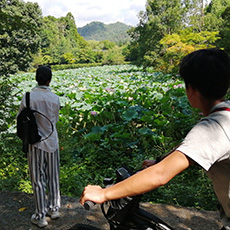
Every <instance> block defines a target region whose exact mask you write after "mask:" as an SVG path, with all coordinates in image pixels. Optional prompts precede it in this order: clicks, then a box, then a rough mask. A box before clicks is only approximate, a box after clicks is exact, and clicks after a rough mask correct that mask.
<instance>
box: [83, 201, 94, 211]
mask: <svg viewBox="0 0 230 230" xmlns="http://www.w3.org/2000/svg"><path fill="white" fill-rule="evenodd" d="M94 205H95V203H94V202H93V201H90V200H87V201H86V202H85V203H84V208H85V209H86V210H90V209H91V208H93V206H94Z"/></svg>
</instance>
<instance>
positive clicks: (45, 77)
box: [36, 65, 52, 85]
mask: <svg viewBox="0 0 230 230" xmlns="http://www.w3.org/2000/svg"><path fill="white" fill-rule="evenodd" d="M51 78H52V71H51V68H50V67H49V66H45V65H41V66H39V67H38V68H37V70H36V81H37V82H38V85H46V84H47V82H48V81H51Z"/></svg>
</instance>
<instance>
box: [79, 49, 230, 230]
mask: <svg viewBox="0 0 230 230" xmlns="http://www.w3.org/2000/svg"><path fill="white" fill-rule="evenodd" d="M180 76H181V77H182V78H183V80H184V82H185V90H186V94H187V97H188V100H189V102H190V104H191V106H192V107H194V108H198V109H200V110H201V111H202V112H203V114H204V116H205V117H204V118H203V119H201V121H200V122H198V123H197V124H196V125H195V126H194V127H193V128H192V129H191V130H190V132H189V133H188V134H187V136H186V137H185V139H184V140H183V141H182V143H181V144H180V146H179V147H177V148H176V149H175V150H173V151H172V152H170V153H169V154H168V155H165V156H162V157H160V158H157V160H156V161H155V160H153V161H152V160H145V161H144V162H143V167H144V168H145V167H147V168H146V169H144V170H142V171H140V172H139V173H136V174H134V175H133V176H131V177H129V178H128V179H126V180H124V181H122V182H120V183H117V184H115V185H113V186H111V187H107V188H104V189H103V188H101V187H100V186H92V185H88V186H87V187H85V189H84V191H83V193H82V197H81V200H80V202H81V204H84V203H85V201H87V200H90V201H93V202H95V203H103V202H105V201H107V200H114V199H119V198H121V197H126V196H134V195H137V194H142V193H145V192H148V191H150V190H153V189H156V188H158V187H160V186H163V185H165V184H166V183H168V182H169V181H170V180H171V179H172V178H173V177H175V176H176V175H177V174H179V173H180V172H182V171H183V170H185V169H186V168H188V167H189V166H191V165H193V164H197V165H199V166H200V167H202V168H203V169H204V170H205V172H206V173H207V175H208V177H209V178H210V179H211V181H212V183H213V187H214V190H215V193H216V195H217V197H218V200H219V202H220V204H221V221H222V223H223V225H224V226H223V227H222V229H221V230H230V101H229V100H225V95H226V94H227V90H228V88H229V85H230V59H229V56H228V55H227V53H225V52H224V51H223V50H220V49H215V48H213V49H202V50H197V51H195V52H192V53H190V54H188V55H187V56H186V57H184V58H183V59H182V61H181V64H180Z"/></svg>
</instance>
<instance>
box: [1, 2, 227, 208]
mask: <svg viewBox="0 0 230 230" xmlns="http://www.w3.org/2000/svg"><path fill="white" fill-rule="evenodd" d="M138 17H139V23H138V25H137V26H136V27H132V28H130V30H129V31H128V34H129V36H130V38H131V40H130V41H127V42H125V43H123V44H121V43H115V42H111V41H108V40H105V41H86V40H85V39H84V38H83V37H82V36H80V34H79V33H78V29H77V27H76V24H75V19H74V17H73V15H72V14H71V12H69V13H68V14H67V15H66V17H61V18H55V17H53V16H46V17H43V16H42V11H41V8H40V7H39V5H38V4H37V3H31V2H27V3H25V2H24V1H21V0H2V1H1V2H0V57H1V62H0V130H1V132H0V140H1V141H0V154H1V157H0V190H7V191H23V192H28V193H30V192H31V185H30V182H29V177H28V166H27V159H26V156H25V155H24V153H23V152H22V151H21V142H20V140H19V139H18V138H17V137H16V115H17V111H18V106H19V103H20V100H21V98H22V96H23V94H24V93H25V92H26V91H29V90H31V89H32V88H33V87H34V86H35V81H34V70H35V69H36V67H37V66H38V65H40V64H46V65H50V66H51V67H52V69H53V71H54V77H53V85H52V90H53V91H54V92H55V93H56V94H58V95H59V97H60V100H61V104H62V109H61V111H60V121H59V123H58V133H59V137H60V152H61V179H60V180H61V181H60V182H61V192H62V194H63V195H70V196H79V195H80V194H81V191H82V189H83V187H84V186H85V185H87V184H88V183H91V184H93V183H97V184H100V183H101V182H102V179H103V177H108V176H111V175H113V173H114V170H115V169H116V168H117V167H119V166H121V164H126V165H128V166H129V167H130V168H132V169H134V170H138V169H140V165H141V162H142V161H143V160H144V159H146V158H153V159H154V158H155V157H156V156H158V155H161V154H164V153H166V152H167V151H170V150H171V148H173V147H174V146H175V145H177V144H178V143H179V142H180V141H181V140H182V139H183V137H184V135H185V134H186V133H187V132H188V130H189V129H190V128H191V127H192V125H194V124H195V123H196V122H197V121H198V120H199V119H200V117H201V115H200V114H199V112H198V111H196V110H194V109H192V108H190V106H189V104H188V101H187V99H186V96H185V93H184V85H183V82H182V81H181V79H180V77H179V76H178V64H179V62H180V60H181V58H182V57H183V56H185V55H186V54H188V53H190V52H192V51H194V50H197V49H201V48H209V47H219V48H221V49H224V50H225V51H226V52H228V53H229V54H230V39H229V38H230V1H229V0H212V1H211V2H210V3H209V4H207V3H206V1H200V0H199V1H198V0H192V1H191V0H183V1H182V0H162V1H157V0H147V1H146V10H145V11H142V12H140V13H139V15H138ZM197 178H199V179H197ZM210 187H211V184H210V182H209V181H208V179H207V178H206V177H205V175H204V172H203V171H202V170H200V169H197V168H192V169H189V170H187V171H186V172H185V173H182V174H181V175H179V176H178V177H177V178H176V179H175V180H173V181H172V182H170V183H169V184H168V185H166V186H164V188H161V189H158V190H156V191H154V192H151V193H149V194H146V195H145V196H144V198H143V199H145V200H147V201H151V202H158V203H168V204H170V203H171V204H179V205H183V206H192V207H196V208H199V209H207V210H215V209H216V204H217V201H216V198H215V195H214V194H213V193H212V189H211V188H210ZM210 201H211V202H210Z"/></svg>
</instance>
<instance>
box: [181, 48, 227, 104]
mask: <svg viewBox="0 0 230 230" xmlns="http://www.w3.org/2000/svg"><path fill="white" fill-rule="evenodd" d="M179 73H180V76H181V77H182V78H183V80H184V82H185V86H186V87H188V85H191V86H192V87H194V88H196V89H197V90H199V92H200V93H201V94H202V95H203V96H204V97H205V98H207V99H211V100H217V99H221V98H223V97H224V96H225V95H226V93H227V90H228V88H229V85H230V59H229V56H228V54H227V53H226V52H224V51H223V50H220V49H217V48H211V49H201V50H197V51H194V52H192V53H190V54H188V55H187V56H185V57H184V58H183V59H182V61H181V63H180V71H179Z"/></svg>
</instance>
